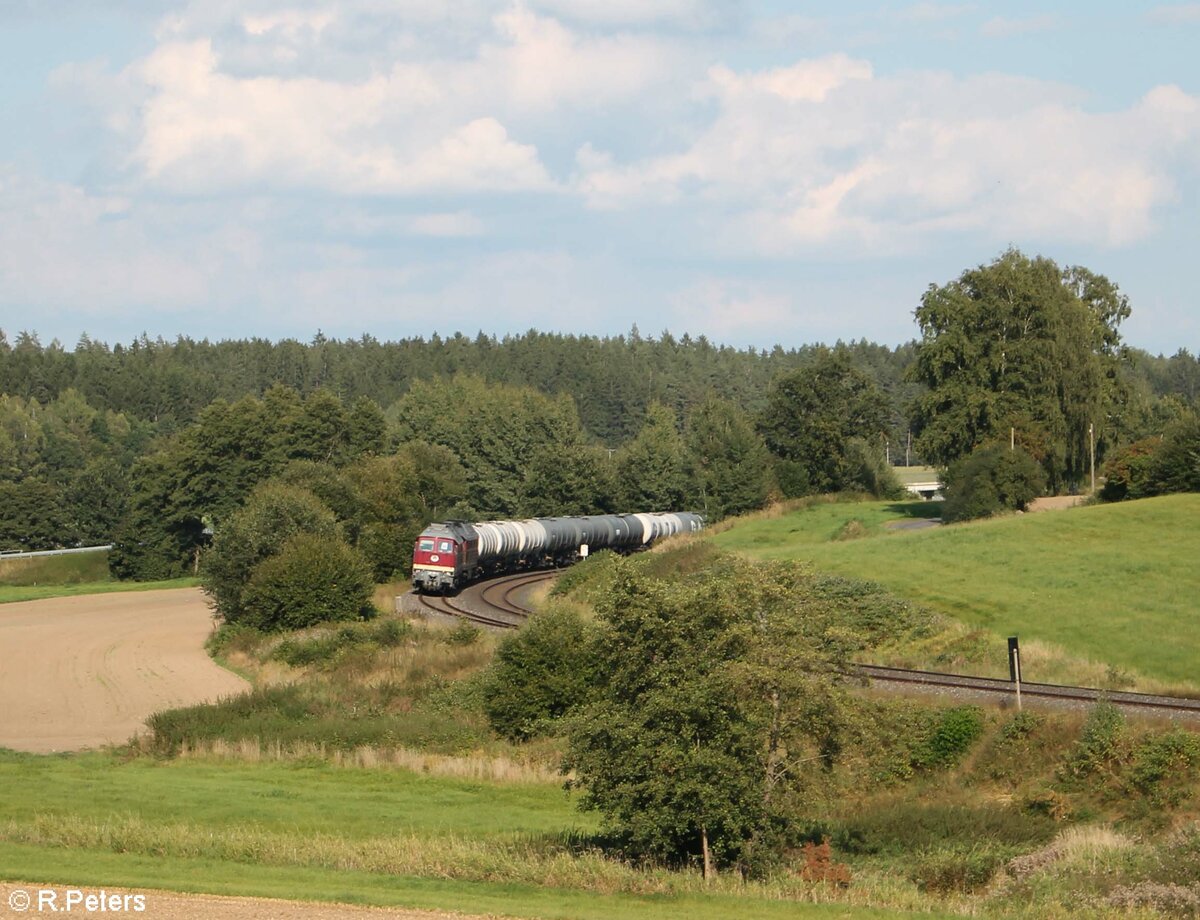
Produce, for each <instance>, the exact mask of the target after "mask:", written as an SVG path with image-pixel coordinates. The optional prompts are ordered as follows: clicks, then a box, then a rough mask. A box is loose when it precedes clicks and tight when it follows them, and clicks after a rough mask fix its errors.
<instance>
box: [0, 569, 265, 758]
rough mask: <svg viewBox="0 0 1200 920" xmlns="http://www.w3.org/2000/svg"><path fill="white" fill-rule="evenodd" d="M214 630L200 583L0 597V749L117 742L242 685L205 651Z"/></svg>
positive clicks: (39, 749)
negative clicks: (151, 719)
mask: <svg viewBox="0 0 1200 920" xmlns="http://www.w3.org/2000/svg"><path fill="white" fill-rule="evenodd" d="M211 631H212V613H211V611H210V610H209V607H208V604H207V603H206V601H205V598H204V595H203V594H202V593H201V592H200V590H199V589H197V588H181V589H174V590H165V591H140V592H121V593H115V594H97V595H90V596H84V597H65V598H53V599H50V600H39V601H23V602H20V603H14V604H0V659H2V660H0V747H7V748H13V749H14V750H18V751H31V752H34V753H49V752H52V751H72V750H79V749H81V748H88V747H97V746H99V745H102V744H108V743H120V742H124V741H127V740H129V738H130V736H132V735H133V734H135V733H136V732H138V731H139V730H140V729H141V728H142V727H143V724H144V722H145V720H146V718H147V717H148V716H150V715H151V714H153V713H155V712H157V711H158V710H160V709H168V708H170V707H174V706H188V705H192V704H194V703H201V702H204V701H206V700H214V699H216V698H218V697H221V696H225V695H228V694H231V693H239V692H241V691H242V690H245V689H246V688H247V687H248V684H247V683H246V682H245V681H243V680H242V679H241V678H240V677H237V676H236V675H234V674H231V673H230V672H229V671H226V670H225V669H224V668H222V667H220V666H219V665H217V664H216V663H215V662H214V661H213V660H212V659H211V658H209V657H208V655H207V654H206V653H205V651H204V640H205V639H206V638H207V637H208V635H209V633H210V632H211Z"/></svg>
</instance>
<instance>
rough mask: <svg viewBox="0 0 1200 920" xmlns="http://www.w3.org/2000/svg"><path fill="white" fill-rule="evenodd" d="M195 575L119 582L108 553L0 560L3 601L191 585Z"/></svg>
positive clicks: (194, 581)
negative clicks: (109, 566) (109, 561)
mask: <svg viewBox="0 0 1200 920" xmlns="http://www.w3.org/2000/svg"><path fill="white" fill-rule="evenodd" d="M197 584H199V581H198V580H197V579H195V578H177V579H174V580H172V581H156V582H136V581H117V580H116V579H115V578H113V577H112V576H111V575H110V574H109V571H108V553H107V552H103V551H101V552H95V553H71V554H69V555H65V556H33V557H29V558H25V559H0V604H5V603H11V602H13V601H36V600H41V599H43V598H47V597H75V596H77V595H82V594H107V593H109V592H112V591H150V590H153V589H155V588H188V587H192V586H194V585H197Z"/></svg>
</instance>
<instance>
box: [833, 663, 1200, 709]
mask: <svg viewBox="0 0 1200 920" xmlns="http://www.w3.org/2000/svg"><path fill="white" fill-rule="evenodd" d="M851 673H852V675H853V676H857V677H866V678H869V679H870V680H871V681H873V682H875V683H885V684H904V685H907V686H915V687H919V688H927V689H929V690H931V691H933V692H937V693H954V692H960V693H963V694H971V695H983V696H991V697H997V698H1000V699H1010V700H1013V701H1015V700H1016V696H1017V688H1016V685H1015V684H1014V683H1012V682H1011V681H1007V680H1001V679H999V678H994V677H971V676H968V675H964V674H944V673H941V672H939V671H914V670H911V669H909V668H887V667H880V666H878V665H865V664H860V665H855V666H854V669H853V671H852V672H851ZM1021 698H1022V699H1023V700H1025V699H1028V700H1034V701H1037V702H1044V703H1048V704H1053V703H1056V702H1057V703H1059V704H1061V705H1064V706H1081V705H1090V704H1093V703H1097V702H1099V701H1100V700H1107V701H1108V702H1110V703H1112V704H1113V705H1115V706H1118V707H1120V708H1122V709H1127V710H1130V711H1135V712H1140V713H1142V714H1154V715H1160V716H1164V717H1172V716H1180V717H1184V718H1188V719H1195V720H1200V700H1195V699H1187V698H1185V697H1177V696H1156V695H1154V694H1151V693H1129V692H1127V691H1123V690H1100V689H1097V688H1095V687H1070V686H1063V685H1061V684H1039V683H1029V682H1025V681H1022V683H1021Z"/></svg>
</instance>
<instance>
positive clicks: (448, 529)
mask: <svg viewBox="0 0 1200 920" xmlns="http://www.w3.org/2000/svg"><path fill="white" fill-rule="evenodd" d="M703 526H704V518H702V517H701V516H700V515H698V514H693V513H692V512H689V511H685V512H681V513H679V514H596V515H589V516H587V517H556V518H532V519H530V520H525V521H483V522H481V523H477V524H469V523H467V522H466V521H445V522H443V523H439V524H430V525H429V526H428V527H426V528H425V529H424V530H423V531H421V534H420V536H418V537H417V542H416V545H415V546H414V547H413V566H412V568H413V575H412V583H413V588H414V589H415V590H417V591H420V592H422V593H425V594H444V593H447V592H454V591H457V590H458V589H459V588H461V587H462V586H463V585H465V584H468V583H470V582H472V581H475V580H476V579H479V578H485V577H487V576H489V575H500V574H503V573H505V572H516V571H521V570H523V569H542V568H551V567H554V566H563V565H570V564H571V563H572V562H575V561H576V560H578V559H579V558H580V557H582V556H586V555H587V554H588V553H589V552H591V551H594V550H599V549H612V550H616V551H617V552H619V553H630V552H636V551H637V550H641V549H645V548H646V547H647V546H649V545H650V544H651V543H653V542H654V541H655V540H657V539H659V538H661V537H669V536H672V535H674V534H677V533H695V532H696V531H698V530H700V528H702V527H703Z"/></svg>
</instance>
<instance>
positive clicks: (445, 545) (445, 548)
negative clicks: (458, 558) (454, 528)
mask: <svg viewBox="0 0 1200 920" xmlns="http://www.w3.org/2000/svg"><path fill="white" fill-rule="evenodd" d="M453 550H454V544H453V543H451V542H450V541H449V540H443V541H442V542H441V543H439V544H438V552H439V553H449V552H452V551H453Z"/></svg>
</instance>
